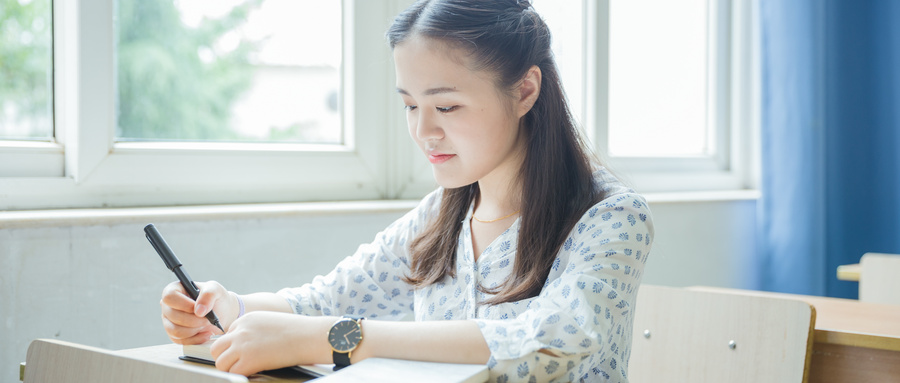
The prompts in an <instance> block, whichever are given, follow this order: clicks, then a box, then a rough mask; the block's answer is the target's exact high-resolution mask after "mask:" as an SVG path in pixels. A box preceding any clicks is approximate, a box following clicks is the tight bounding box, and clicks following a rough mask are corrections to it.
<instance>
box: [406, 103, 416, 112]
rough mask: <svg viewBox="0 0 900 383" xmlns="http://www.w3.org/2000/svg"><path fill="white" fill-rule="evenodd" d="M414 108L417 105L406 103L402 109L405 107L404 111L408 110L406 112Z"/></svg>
mask: <svg viewBox="0 0 900 383" xmlns="http://www.w3.org/2000/svg"><path fill="white" fill-rule="evenodd" d="M416 108H417V106H415V105H406V106H404V107H403V109H406V111H408V112H411V111H413V110H415V109H416Z"/></svg>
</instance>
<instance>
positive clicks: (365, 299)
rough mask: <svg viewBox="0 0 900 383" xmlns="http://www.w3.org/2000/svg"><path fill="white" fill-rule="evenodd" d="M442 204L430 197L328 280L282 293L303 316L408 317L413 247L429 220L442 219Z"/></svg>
mask: <svg viewBox="0 0 900 383" xmlns="http://www.w3.org/2000/svg"><path fill="white" fill-rule="evenodd" d="M439 199H440V193H439V191H435V192H433V193H431V194H429V195H428V196H426V197H425V198H424V199H423V200H422V201H421V202H420V203H419V205H418V206H417V207H416V208H415V209H413V210H411V211H410V212H408V213H407V214H405V215H404V216H403V217H401V218H400V219H398V220H397V221H395V222H394V223H392V224H391V225H390V226H388V227H387V228H386V229H385V230H384V231H382V232H380V233H378V234H377V235H376V236H375V240H374V241H373V242H372V243H369V244H364V245H360V246H359V248H358V249H357V250H356V252H355V253H354V254H353V255H351V256H349V257H347V258H345V259H344V260H342V261H341V262H340V263H338V265H337V266H336V267H335V268H334V269H333V270H332V271H331V272H330V273H328V274H327V275H324V276H322V275H319V276H317V277H315V278H314V279H313V281H312V282H311V283H307V284H305V285H303V286H300V287H295V288H284V289H281V290H280V291H278V293H277V294H278V295H280V296H281V297H283V298H285V299H286V300H287V301H288V303H289V304H290V305H291V308H293V310H294V312H295V313H297V314H303V315H345V314H353V315H362V316H366V317H368V318H382V319H400V318H402V317H403V316H404V315H406V314H407V313H410V312H412V310H413V294H414V291H413V288H412V286H411V285H409V284H407V283H406V282H404V281H403V277H404V276H405V275H407V274H408V273H409V263H410V259H409V251H408V244H409V242H410V241H411V240H412V239H413V238H415V236H416V234H417V233H418V232H419V231H420V230H421V229H422V228H424V224H425V222H426V221H427V219H428V218H429V216H430V215H432V214H436V211H437V210H436V209H437V204H438V200H439Z"/></svg>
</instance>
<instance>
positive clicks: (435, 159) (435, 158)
mask: <svg viewBox="0 0 900 383" xmlns="http://www.w3.org/2000/svg"><path fill="white" fill-rule="evenodd" d="M453 157H456V155H455V154H440V153H437V154H429V155H428V161H431V163H432V164H441V163H444V162H447V161H448V160H450V159H451V158H453Z"/></svg>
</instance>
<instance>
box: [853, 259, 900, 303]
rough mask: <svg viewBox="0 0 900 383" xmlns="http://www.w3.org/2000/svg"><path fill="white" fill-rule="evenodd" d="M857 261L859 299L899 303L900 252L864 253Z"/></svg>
mask: <svg viewBox="0 0 900 383" xmlns="http://www.w3.org/2000/svg"><path fill="white" fill-rule="evenodd" d="M859 263H860V266H861V267H860V268H861V272H860V276H859V300H860V301H861V302H871V303H886V304H894V305H900V254H879V253H866V254H863V256H862V258H861V259H860V260H859Z"/></svg>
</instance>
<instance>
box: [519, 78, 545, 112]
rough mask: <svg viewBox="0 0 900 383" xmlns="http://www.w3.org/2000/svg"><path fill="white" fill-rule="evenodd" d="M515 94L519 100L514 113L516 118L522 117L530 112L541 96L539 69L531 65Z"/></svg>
mask: <svg viewBox="0 0 900 383" xmlns="http://www.w3.org/2000/svg"><path fill="white" fill-rule="evenodd" d="M517 94H518V95H519V99H518V102H517V107H516V112H517V114H518V117H520V118H521V117H522V116H524V115H525V114H526V113H528V111H529V110H531V107H533V106H534V103H535V102H537V99H538V96H540V94H541V68H538V66H537V65H532V66H531V68H529V69H528V72H526V73H525V77H523V78H522V81H521V82H520V83H519V88H518V92H517Z"/></svg>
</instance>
